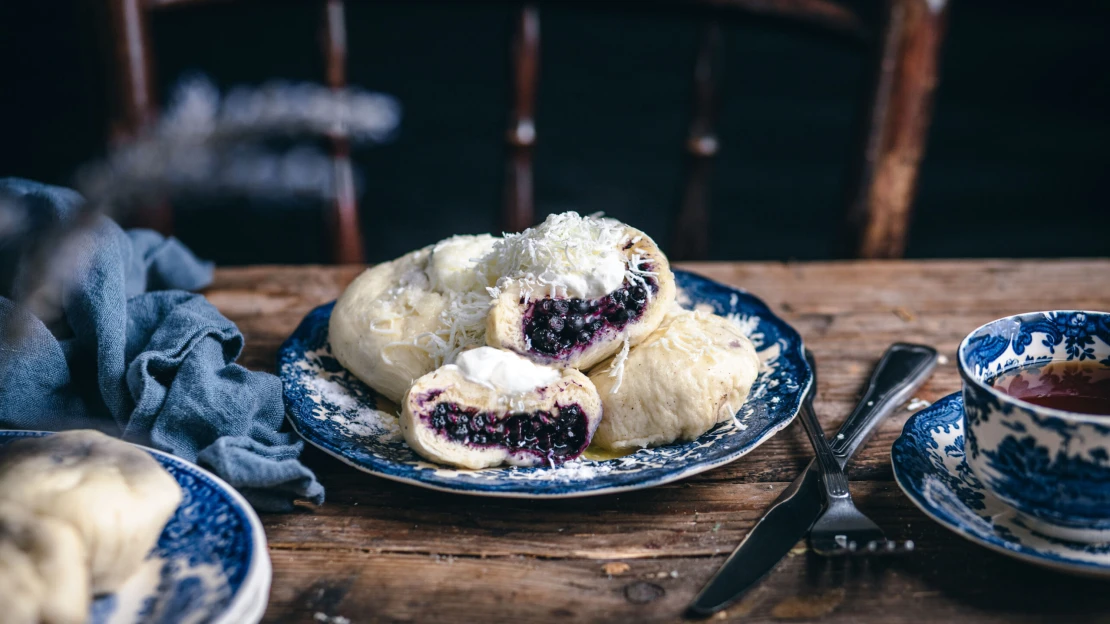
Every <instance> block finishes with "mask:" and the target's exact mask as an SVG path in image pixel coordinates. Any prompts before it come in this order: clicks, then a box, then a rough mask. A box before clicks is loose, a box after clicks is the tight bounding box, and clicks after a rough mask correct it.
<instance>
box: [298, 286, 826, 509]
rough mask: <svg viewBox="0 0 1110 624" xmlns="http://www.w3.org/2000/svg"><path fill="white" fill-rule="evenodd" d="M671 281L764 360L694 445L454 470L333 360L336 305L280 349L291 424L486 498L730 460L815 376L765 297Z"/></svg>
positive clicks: (383, 467) (371, 468)
mask: <svg viewBox="0 0 1110 624" xmlns="http://www.w3.org/2000/svg"><path fill="white" fill-rule="evenodd" d="M675 280H676V281H677V284H678V288H679V296H678V300H679V303H681V304H682V305H683V306H685V307H687V308H694V307H704V306H708V307H709V308H711V309H712V311H713V312H715V313H717V314H720V315H723V316H728V317H729V318H731V319H733V320H734V321H735V322H736V323H738V324H739V325H740V327H741V328H742V329H743V330H744V331H745V333H747V335H748V336H749V337H750V338H751V339H752V342H753V343H754V344H755V346H756V349H757V350H758V352H759V354H760V356H761V357H762V359H763V361H764V367H763V368H764V370H763V371H762V372H761V373H760V375H759V378H758V379H757V380H756V383H755V385H754V386H753V387H752V392H751V395H750V396H749V398H748V400H747V402H746V403H745V404H744V405H743V407H741V408H740V411H739V412H738V413H737V414H736V418H735V419H734V420H732V421H729V422H726V423H722V424H719V425H717V426H715V427H714V428H713V429H710V430H709V431H708V432H706V433H705V434H703V435H702V436H701V437H700V438H698V439H697V440H694V441H693V442H684V443H676V444H671V445H668V446H662V447H659V448H653V449H643V450H640V451H638V452H636V453H634V454H632V455H628V456H626V457H621V458H619V459H611V460H605V461H594V460H587V459H579V460H576V461H572V462H568V463H566V464H564V465H563V466H559V467H557V468H550V467H533V468H519V467H502V468H486V469H484V470H460V469H452V468H447V467H444V466H439V465H436V464H431V463H428V462H426V461H425V460H423V459H422V458H421V457H420V456H418V455H417V454H416V453H414V452H413V451H412V449H410V448H409V447H408V445H406V444H405V442H404V440H403V439H402V437H401V434H400V429H399V427H398V425H397V422H396V421H397V419H396V418H395V417H393V416H391V415H390V414H387V413H386V410H389V411H392V413H396V408H395V407H391V406H387V405H385V404H384V400H382V399H379V397H378V396H377V394H376V393H375V392H374V391H373V390H372V389H371V388H369V387H367V386H366V385H365V384H363V383H362V382H361V381H359V380H358V379H356V378H355V377H354V376H353V375H351V374H350V373H348V372H347V371H346V369H344V368H343V367H342V366H341V365H340V364H339V362H337V361H336V360H335V358H334V357H332V355H331V350H330V348H329V346H328V319H329V318H330V317H331V310H332V307H333V305H334V303H329V304H327V305H323V306H320V307H319V308H316V309H315V310H313V311H312V312H310V313H309V315H308V316H307V317H305V319H304V321H302V322H301V324H300V326H299V327H298V328H297V330H296V331H295V332H293V335H292V336H290V337H289V339H288V340H287V341H286V342H285V344H284V345H282V347H281V351H280V352H279V353H278V368H279V371H280V375H281V379H282V382H283V384H284V387H285V404H286V406H287V407H288V413H289V420H290V422H291V423H292V424H293V427H294V428H295V429H296V431H297V433H299V434H300V435H301V436H302V437H303V438H304V439H305V440H308V441H309V442H310V443H312V444H314V445H315V446H318V447H320V448H321V449H323V450H324V451H325V452H327V453H329V454H331V455H333V456H335V457H337V458H338V459H340V460H342V461H343V462H345V463H347V464H350V465H351V466H354V467H355V468H358V469H359V470H363V471H365V472H369V473H371V474H375V475H378V476H381V477H385V478H387V479H393V480H395V481H402V482H405V483H412V484H414V485H420V486H423V487H427V488H431V489H435V490H444V491H450V492H459V493H463V494H475V495H482V496H501V497H512V498H570V497H575V496H590V495H595V494H610V493H614V492H622V491H628V490H637V489H641V488H646V487H652V486H656V485H661V484H663V483H669V482H671V481H675V480H677V479H681V478H683V477H688V476H690V475H694V474H697V473H699V472H703V471H706V470H709V469H710V468H715V467H717V466H721V465H723V464H727V463H728V462H731V461H734V460H736V459H738V458H740V457H742V456H743V455H745V454H746V453H748V452H749V451H751V450H752V449H754V448H755V447H757V446H759V445H760V444H761V443H762V442H763V441H764V440H766V439H768V438H770V437H771V436H772V435H774V434H775V433H776V432H778V431H779V430H780V429H782V428H784V427H786V426H787V425H789V424H790V421H791V420H793V418H794V416H795V415H796V414H797V413H798V408H799V406H800V404H801V399H802V395H803V394H804V392H805V390H806V389H807V388H808V387H809V384H810V383H811V382H812V379H813V375H812V373H811V372H810V370H809V366H808V365H807V364H806V361H805V357H804V356H803V351H804V350H803V347H802V339H801V338H800V337H799V336H798V332H796V331H794V328H792V327H790V325H788V324H787V323H786V322H785V321H783V320H782V319H780V318H778V317H776V316H775V315H774V314H772V313H771V310H770V309H769V308H768V307H767V305H766V304H764V303H763V302H762V301H760V300H759V299H757V298H755V297H753V296H752V295H750V294H748V293H746V292H744V291H742V290H738V289H736V288H733V287H731V286H726V285H724V284H719V283H717V282H714V281H711V280H709V279H706V278H704V277H701V276H698V275H694V274H692V273H687V272H685V271H675ZM379 401H381V402H382V406H381V407H382V408H383V409H381V410H379V409H378V407H379Z"/></svg>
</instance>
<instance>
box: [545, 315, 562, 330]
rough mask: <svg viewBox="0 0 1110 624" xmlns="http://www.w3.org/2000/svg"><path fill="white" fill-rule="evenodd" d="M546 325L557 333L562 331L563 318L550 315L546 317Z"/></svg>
mask: <svg viewBox="0 0 1110 624" xmlns="http://www.w3.org/2000/svg"><path fill="white" fill-rule="evenodd" d="M547 326H548V327H550V328H551V331H553V332H555V333H559V332H561V331H563V319H562V318H560V317H558V316H552V317H550V318H548V319H547Z"/></svg>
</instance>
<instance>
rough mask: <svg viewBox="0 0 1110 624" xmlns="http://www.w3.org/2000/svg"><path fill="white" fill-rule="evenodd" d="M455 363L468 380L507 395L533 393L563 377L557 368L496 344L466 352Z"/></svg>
mask: <svg viewBox="0 0 1110 624" xmlns="http://www.w3.org/2000/svg"><path fill="white" fill-rule="evenodd" d="M449 366H450V365H449ZM453 366H455V367H457V368H458V371H459V372H460V373H461V374H462V376H463V377H465V378H466V379H467V380H468V381H472V382H474V383H476V384H481V385H483V386H486V387H490V388H494V389H496V390H499V391H501V392H504V393H506V394H524V393H525V392H531V391H533V390H536V389H537V388H542V387H543V386H549V385H551V384H553V383H555V382H556V381H558V380H559V378H560V377H561V376H562V375H561V374H560V373H559V371H558V370H556V369H554V368H551V367H549V366H540V365H539V364H533V363H532V362H531V361H530V360H527V359H525V358H523V357H521V356H519V355H517V354H515V353H513V352H511V351H504V350H501V349H494V348H493V347H478V348H477V349H471V350H469V351H463V352H462V353H460V354H459V356H458V357H457V358H456V359H455V364H454V365H453Z"/></svg>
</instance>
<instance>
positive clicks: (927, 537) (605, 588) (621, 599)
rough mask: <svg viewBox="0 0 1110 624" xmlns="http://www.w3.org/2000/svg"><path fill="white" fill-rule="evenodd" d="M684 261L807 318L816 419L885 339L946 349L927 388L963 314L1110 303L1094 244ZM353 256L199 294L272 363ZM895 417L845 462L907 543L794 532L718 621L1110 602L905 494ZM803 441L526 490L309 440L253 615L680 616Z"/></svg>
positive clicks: (785, 476)
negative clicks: (434, 482)
mask: <svg viewBox="0 0 1110 624" xmlns="http://www.w3.org/2000/svg"><path fill="white" fill-rule="evenodd" d="M689 268H691V269H693V270H695V271H697V272H699V273H702V274H703V275H706V276H708V277H711V278H713V279H717V280H720V281H723V282H727V283H730V284H734V285H737V286H741V287H744V288H746V289H747V290H749V291H751V292H753V293H756V294H758V295H759V296H760V297H761V298H762V299H764V300H765V301H766V302H767V303H768V304H769V305H770V306H771V307H772V308H773V309H774V310H775V311H776V313H778V314H780V315H782V317H783V318H785V319H786V320H787V321H789V322H790V323H791V324H793V325H794V326H795V327H796V328H797V329H798V330H799V332H801V334H802V335H803V337H804V338H805V340H806V344H807V345H808V346H809V347H810V348H811V349H812V350H813V351H814V353H815V354H816V357H817V361H818V366H819V371H820V375H819V383H818V394H817V410H818V413H819V415H820V416H821V419H822V422H823V424H824V425H825V427H826V429H833V428H835V427H836V426H838V425H839V423H840V422H841V421H842V420H843V418H844V417H845V416H846V415H847V414H848V412H849V411H850V410H851V408H852V406H853V404H854V402H855V400H856V398H857V397H858V394H859V392H860V390H861V387H862V384H863V383H864V382H865V380H866V377H867V375H868V373H869V372H870V370H871V367H872V366H873V365H874V363H875V361H876V359H877V358H878V357H879V355H880V354H881V353H882V352H883V350H884V349H885V348H886V347H887V345H889V344H890V343H891V342H894V341H898V340H903V341H919V342H924V343H928V344H932V345H934V346H936V347H937V348H938V349H939V350H940V351H941V353H942V354H944V355H946V357H947V362H945V363H942V364H941V365H940V366H939V367H938V369H937V372H936V373H935V374H934V376H933V378H932V379H931V380H930V382H929V383H928V384H927V385H926V386H925V387H923V388H922V389H921V390H920V391H919V392H918V397H920V398H922V399H925V400H927V401H934V400H936V399H938V398H940V397H942V396H944V395H946V394H948V393H951V392H954V391H956V390H958V389H959V386H960V380H959V376H958V374H957V371H956V366H955V350H956V347H957V345H958V344H959V341H960V340H961V339H962V338H963V336H964V335H965V334H966V333H967V332H969V331H970V330H971V329H973V328H975V327H976V326H978V325H980V324H982V323H984V322H987V321H989V320H992V319H994V318H998V317H1000V316H1005V315H1007V314H1013V313H1016V312H1021V311H1030V310H1039V309H1056V308H1088V309H1110V261H1100V260H1094V261H1056V260H1052V261H998V260H990V261H968V262H959V261H931V262H843V263H815V264H781V263H716V264H698V265H690V266H689ZM359 270H360V269H359V268H358V267H326V268H325V267H247V268H239V269H221V270H219V271H218V272H217V279H216V283H215V284H214V285H213V286H212V287H210V288H209V289H208V290H207V291H206V294H207V295H208V297H209V299H210V300H211V301H212V302H213V303H214V304H215V305H216V306H217V307H218V308H219V309H220V310H222V311H223V312H224V313H225V314H227V315H228V317H230V318H231V319H232V320H233V321H235V322H236V323H237V324H238V325H239V327H240V328H241V329H242V330H243V333H244V334H245V336H246V339H247V346H246V349H245V352H244V354H243V357H242V359H241V361H242V362H243V363H244V364H245V365H247V366H249V367H251V368H255V369H259V370H269V371H272V370H273V368H274V360H275V357H276V352H277V349H278V347H279V346H280V344H281V343H282V341H284V339H285V338H286V336H288V335H289V333H290V332H292V331H293V329H294V328H295V327H296V325H297V324H298V323H299V322H300V320H301V318H302V317H303V316H304V315H305V314H306V313H307V312H308V311H309V310H310V309H312V308H313V307H315V306H317V305H320V304H322V303H326V302H327V301H330V300H332V299H334V298H335V297H336V296H338V295H339V293H340V292H342V289H343V287H344V286H345V285H346V284H347V283H348V282H349V281H350V280H351V279H353V278H354V277H355V276H356V275H357V274H358V272H359ZM909 416H910V412H909V411H907V410H905V409H902V410H899V411H898V412H897V413H896V414H895V415H894V416H893V417H891V418H890V419H888V420H887V421H886V422H884V423H883V424H882V425H881V426H880V427H879V429H878V431H877V432H876V434H875V437H874V438H873V439H872V441H871V443H870V444H869V445H868V446H867V447H866V448H865V449H863V451H861V453H860V456H859V458H858V459H857V460H856V461H855V462H854V463H853V464H852V466H851V468H850V470H849V476H850V478H851V479H852V480H853V484H852V487H853V491H854V492H855V493H856V496H857V499H858V501H859V503H860V506H861V508H863V509H864V510H865V511H866V512H867V513H869V514H870V515H872V516H873V517H874V518H875V520H876V521H877V522H878V523H879V524H880V525H882V526H883V527H884V528H885V529H887V530H888V531H889V532H890V533H891V534H892V535H894V536H897V537H902V538H912V539H914V540H915V541H916V542H917V543H918V545H919V551H918V552H917V553H916V554H914V555H913V556H911V557H908V558H905V559H901V560H897V561H892V562H888V563H886V564H885V567H875V566H871V567H867V568H863V569H856V568H852V567H848V568H845V569H839V570H837V569H834V568H833V567H832V566H833V564H831V563H829V562H827V561H824V560H820V559H818V558H816V557H813V556H811V555H808V554H806V553H805V552H804V550H802V549H799V553H798V554H796V555H795V556H792V557H789V558H788V559H787V560H786V561H784V562H783V564H782V565H780V566H779V567H778V568H777V569H776V570H775V572H774V573H772V575H771V577H770V578H769V579H768V581H766V582H765V583H763V584H762V585H761V586H760V588H759V589H758V590H757V591H755V592H754V593H753V594H752V595H750V596H749V597H748V598H747V599H746V600H745V601H744V602H742V603H741V604H740V605H738V606H736V607H733V608H732V609H730V610H729V613H728V615H727V616H726V617H725V618H723V619H725V620H741V619H742V620H743V621H755V622H766V621H780V620H792V619H793V620H813V619H823V620H827V621H834V622H861V621H862V622H910V621H913V622H918V621H950V620H961V621H964V620H967V621H976V622H1013V621H1016V622H1035V621H1044V620H1053V621H1075V622H1081V621H1105V620H1106V618H1105V615H1104V614H1105V613H1107V612H1110V596H1108V595H1107V594H1106V592H1105V591H1104V589H1105V587H1104V586H1103V585H1102V584H1098V583H1096V582H1094V581H1089V580H1084V579H1076V578H1072V577H1068V576H1064V575H1060V574H1058V573H1054V572H1049V571H1045V570H1041V569H1038V568H1035V567H1033V566H1030V565H1027V564H1023V563H1020V562H1015V561H1013V560H1011V559H1008V558H1005V557H1003V556H1001V555H998V554H995V553H992V552H990V551H987V550H986V549H983V548H980V547H977V546H974V545H972V544H970V543H968V542H966V541H964V540H963V539H962V538H960V537H958V536H956V535H954V534H951V533H949V532H948V531H947V530H945V529H943V528H942V527H940V526H938V525H936V524H935V523H933V522H932V521H930V520H928V519H927V518H926V517H925V516H924V515H922V514H921V513H920V512H919V511H918V510H917V509H916V508H914V507H913V506H912V505H911V504H910V503H909V501H908V500H907V499H906V498H905V497H904V496H903V495H902V494H901V493H900V491H899V490H898V489H897V486H896V485H895V484H894V483H893V482H892V481H891V478H892V476H891V470H890V464H889V461H890V445H891V444H892V443H893V441H894V439H895V438H896V437H897V436H898V434H899V433H900V431H901V428H902V425H903V424H904V423H905V421H906V419H907V418H908V417H909ZM810 456H811V452H810V450H809V444H808V442H807V441H806V439H805V436H804V433H803V432H802V430H801V428H800V427H798V426H797V425H794V426H791V427H790V428H788V429H787V430H785V431H784V432H782V433H781V434H779V435H778V436H776V437H774V438H773V439H771V440H769V441H768V442H766V443H765V444H763V445H762V446H761V447H759V448H758V449H756V450H755V451H753V452H752V453H751V454H749V455H748V456H746V457H744V458H742V459H741V460H739V461H737V462H734V463H733V464H730V465H728V466H724V467H721V468H719V469H716V470H713V471H710V472H707V473H704V474H702V475H698V476H695V477H692V478H690V479H687V480H685V481H683V482H681V483H676V484H671V485H667V486H662V487H659V488H654V489H651V490H646V491H642V492H633V493H627V494H622V495H619V496H603V497H596V498H587V499H578V500H566V501H543V502H537V501H514V500H501V499H482V498H474V497H465V496H458V495H450V494H442V493H436V492H430V491H424V490H421V489H419V488H415V487H411V486H407V485H403V484H397V483H392V482H389V481H385V480H383V479H379V478H375V477H372V476H370V475H366V474H363V473H360V472H358V471H356V470H354V469H352V468H350V467H348V466H345V465H343V464H341V463H339V462H338V461H336V460H334V459H332V458H330V457H328V456H326V455H325V454H323V453H321V452H319V451H315V450H311V449H310V450H309V451H308V452H306V455H305V461H306V462H307V463H308V465H310V466H311V467H312V468H313V469H315V470H316V471H317V473H318V475H319V476H320V478H321V480H322V481H323V482H324V484H325V486H326V487H327V488H328V502H327V503H325V504H324V505H323V506H321V507H319V508H315V509H309V508H305V509H302V510H300V511H298V512H297V513H292V514H275V515H267V516H265V517H264V519H263V522H264V524H265V526H266V531H267V535H268V538H269V540H270V547H271V553H272V557H273V561H274V584H273V591H272V595H271V605H270V609H269V611H268V613H267V616H266V621H267V622H311V621H316V620H314V619H313V618H314V617H315V615H316V613H322V614H324V615H327V616H336V615H341V616H344V617H347V618H349V619H350V620H351V621H352V622H471V621H476V620H481V619H485V620H491V621H504V620H508V619H510V618H512V619H520V620H528V621H551V620H566V621H575V622H579V621H580V622H612V621H637V622H674V621H680V615H681V612H682V609H683V608H684V607H685V605H686V603H687V601H688V600H689V599H690V598H691V597H692V596H693V594H694V593H695V592H696V590H697V589H698V588H699V587H700V586H701V584H702V583H703V582H704V581H705V580H706V579H707V578H708V577H709V576H710V575H711V574H712V573H713V572H714V571H715V570H716V568H717V567H718V566H719V565H720V563H721V562H722V561H723V557H724V555H725V554H726V553H727V552H729V551H731V549H732V548H733V547H734V546H735V545H736V543H738V542H739V541H740V540H741V539H742V538H743V536H744V535H745V534H746V532H747V531H748V530H749V529H750V528H751V526H752V525H753V524H754V522H755V521H756V520H757V519H758V518H759V516H760V515H761V514H762V513H763V511H764V510H765V509H766V506H767V505H768V504H769V503H770V501H771V500H773V499H774V497H775V496H776V495H777V494H778V492H780V491H781V490H782V488H784V487H786V485H787V483H789V481H790V480H792V479H793V478H794V477H795V476H796V475H797V473H798V471H799V470H800V469H801V467H802V466H804V465H805V463H806V462H807V461H808V460H809V457H810ZM612 561H620V562H623V563H626V564H628V565H629V566H630V569H629V571H627V572H625V573H623V574H621V575H617V576H613V577H612V578H609V576H607V575H605V574H604V573H603V572H602V568H601V566H603V565H604V564H606V563H609V562H612ZM672 572H674V576H672V574H671V573H672ZM660 574H661V575H662V576H659V575H660ZM637 583H638V585H635V586H634V587H631V588H629V589H627V592H626V588H627V587H629V586H630V585H633V584H637ZM629 596H631V597H632V598H633V599H635V600H630V599H629ZM649 599H650V600H649ZM636 601H639V602H636ZM644 601H646V602H644Z"/></svg>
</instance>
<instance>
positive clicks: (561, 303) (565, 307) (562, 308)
mask: <svg viewBox="0 0 1110 624" xmlns="http://www.w3.org/2000/svg"><path fill="white" fill-rule="evenodd" d="M551 307H552V309H554V310H555V312H556V313H557V314H566V313H567V311H569V310H570V304H568V303H567V302H566V300H565V299H556V300H555V301H553V302H552V303H551Z"/></svg>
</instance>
